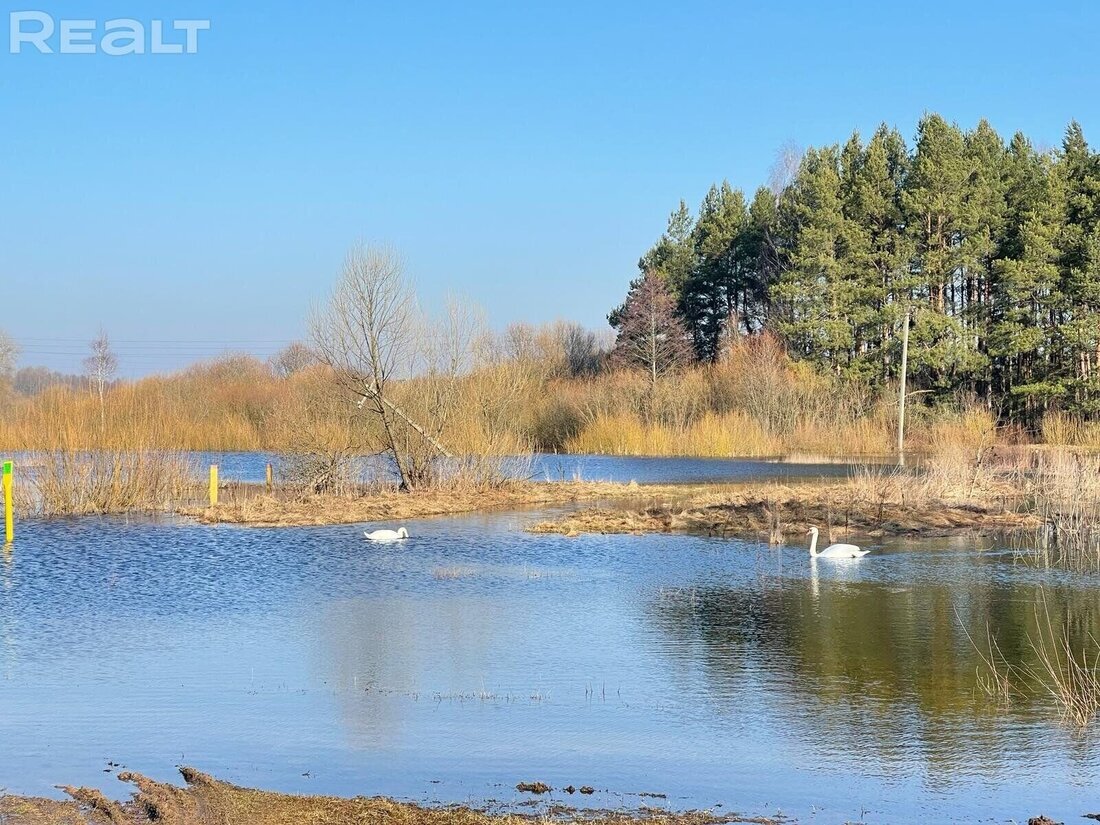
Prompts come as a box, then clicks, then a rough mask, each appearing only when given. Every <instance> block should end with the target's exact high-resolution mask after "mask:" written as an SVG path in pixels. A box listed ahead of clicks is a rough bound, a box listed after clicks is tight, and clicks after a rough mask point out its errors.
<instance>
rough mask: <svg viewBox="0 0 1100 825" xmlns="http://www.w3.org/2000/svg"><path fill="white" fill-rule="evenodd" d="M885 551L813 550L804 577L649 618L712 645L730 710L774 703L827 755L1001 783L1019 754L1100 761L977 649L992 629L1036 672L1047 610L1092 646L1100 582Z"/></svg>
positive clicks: (999, 563)
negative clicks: (1004, 696)
mask: <svg viewBox="0 0 1100 825" xmlns="http://www.w3.org/2000/svg"><path fill="white" fill-rule="evenodd" d="M885 550H886V552H885V554H883V555H878V556H875V557H870V558H868V559H865V560H862V561H858V562H852V561H847V562H841V563H839V564H838V563H834V562H823V561H817V562H807V563H806V565H805V573H804V575H801V574H799V572H797V570H794V571H791V572H790V574H789V575H788V576H787V577H784V578H775V579H771V580H763V581H762V580H760V579H759V578H757V579H754V580H752V581H730V582H728V583H722V584H717V583H709V584H704V585H702V586H697V587H694V588H692V589H691V590H690V591H683V590H673V591H662V592H660V593H659V594H657V595H656V597H655V598H653V599H652V600H651V601H650V602H648V603H647V605H646V615H647V617H648V619H649V620H650V621H651V622H653V624H654V625H655V626H656V627H659V628H660V629H661V631H662V632H663V633H664V634H666V635H667V638H668V645H667V649H670V650H680V649H683V648H692V647H695V646H702V648H703V649H704V650H705V654H704V656H703V657H702V661H704V662H705V673H706V679H707V681H708V683H709V690H710V693H711V694H712V696H714V697H716V698H717V700H718V702H717V707H719V708H721V709H722V710H723V712H728V713H734V714H735V713H738V712H740V710H741V709H742V708H743V707H744V706H745V705H746V703H749V704H754V705H764V706H766V707H765V711H766V712H767V713H769V714H771V715H774V716H776V717H777V719H778V720H779V722H777V723H778V724H783V725H785V726H793V727H796V728H797V729H798V735H799V736H800V737H801V738H802V741H803V742H804V744H805V745H806V746H807V747H808V748H809V749H810V750H811V751H812V754H813V756H812V758H814V759H818V760H831V759H845V760H847V761H849V762H850V763H851V764H852V765H853V766H854V767H855V769H858V770H861V771H873V772H879V773H881V772H885V773H886V774H888V775H889V774H896V773H899V772H902V773H905V772H911V771H913V770H915V769H920V770H922V771H928V773H929V775H931V776H935V777H938V778H939V780H940V781H945V780H947V779H951V780H952V781H959V778H960V777H966V776H972V775H980V776H983V777H986V778H989V779H996V777H997V776H998V775H999V774H1000V773H1001V772H1003V771H1004V770H1005V765H1006V763H1012V762H1014V761H1017V760H1036V761H1042V760H1044V759H1046V758H1050V756H1051V750H1052V745H1056V746H1057V747H1058V748H1063V749H1064V753H1065V755H1066V757H1067V758H1069V759H1070V760H1073V761H1075V762H1079V763H1081V764H1079V765H1078V767H1079V768H1087V769H1089V770H1091V769H1094V768H1095V767H1096V764H1097V762H1096V754H1095V753H1094V751H1093V750H1092V748H1091V747H1089V741H1090V738H1089V737H1088V736H1079V735H1074V734H1073V733H1072V732H1071V731H1069V730H1067V729H1065V728H1062V727H1058V726H1057V725H1052V724H1050V722H1051V720H1053V719H1057V717H1058V713H1059V708H1058V707H1057V706H1056V705H1055V704H1054V703H1053V701H1052V699H1051V697H1049V696H1048V695H1045V694H1043V693H1034V692H1032V693H1028V694H1025V695H1021V696H1020V697H1019V698H1018V699H1017V700H1015V701H1014V702H1013V703H1012V705H1011V706H1010V707H1005V706H1003V705H1001V704H999V703H998V702H997V701H996V700H995V699H991V698H990V697H989V696H988V695H987V694H986V693H985V692H983V691H982V690H980V689H979V687H978V677H979V676H981V675H984V674H985V672H986V666H985V663H984V661H983V659H982V656H981V655H980V653H979V651H978V649H977V648H976V645H979V644H980V645H987V644H988V642H987V639H992V640H993V642H994V643H995V645H996V646H997V647H998V648H999V650H1000V652H1001V653H1002V654H1003V656H1004V658H1005V661H1007V662H1009V663H1011V664H1012V665H1014V666H1016V667H1017V668H1021V669H1025V670H1026V669H1031V670H1038V668H1040V667H1041V663H1040V661H1039V659H1038V655H1037V653H1036V650H1035V648H1034V646H1033V644H1032V640H1036V639H1039V638H1040V637H1041V632H1042V626H1043V625H1045V624H1046V623H1047V622H1048V621H1050V622H1051V623H1052V624H1053V626H1054V627H1062V626H1064V627H1066V628H1067V633H1068V638H1069V640H1070V644H1071V645H1072V646H1073V647H1074V649H1077V650H1082V649H1092V650H1095V644H1096V643H1095V641H1094V640H1095V639H1100V605H1098V604H1097V599H1096V590H1095V586H1096V584H1097V583H1096V582H1095V581H1089V580H1082V579H1073V580H1069V579H1067V578H1066V577H1058V578H1056V579H1055V580H1054V581H1053V582H1051V581H1050V579H1049V578H1048V577H1045V576H1044V575H1042V574H1039V573H1038V572H1037V571H1033V570H1030V569H1028V568H1025V567H1023V566H1021V565H1018V564H1014V561H1013V558H1012V556H1011V555H1009V554H997V555H986V556H979V555H977V554H975V553H973V552H972V551H969V552H959V551H958V549H957V548H953V547H950V546H947V547H939V548H928V547H924V548H922V549H919V550H918V549H916V548H914V547H912V546H905V545H899V546H895V547H893V548H890V547H888V548H885ZM891 550H895V551H900V552H890V551H891ZM972 640H973V641H972ZM749 692H752V693H754V695H753V696H751V697H750V696H747V695H746V694H747V693H749Z"/></svg>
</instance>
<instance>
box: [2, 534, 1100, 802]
mask: <svg viewBox="0 0 1100 825" xmlns="http://www.w3.org/2000/svg"><path fill="white" fill-rule="evenodd" d="M537 518H538V514H521V515H516V514H511V515H509V514H496V515H472V516H467V517H461V518H453V519H440V520H432V521H425V522H419V523H414V524H412V525H410V527H411V528H412V533H413V538H412V539H410V540H409V541H408V542H405V543H402V544H400V545H393V546H378V545H370V544H367V543H366V542H364V541H362V539H361V528H359V527H355V526H351V527H332V528H295V529H286V530H277V531H268V530H248V529H239V528H232V527H215V528H210V527H199V526H195V525H191V524H177V523H172V522H161V523H158V522H155V521H140V520H139V521H124V520H113V519H83V520H75V521H52V522H42V523H28V524H25V525H22V529H21V531H20V535H19V542H18V545H17V547H16V550H15V553H14V554H12V555H10V556H7V557H4V558H3V559H0V709H2V710H0V751H3V752H4V753H5V754H8V755H15V754H18V755H19V757H20V758H19V759H15V760H13V759H7V760H4V761H3V764H4V768H3V770H0V784H3V785H5V786H6V787H8V788H10V789H13V790H16V791H19V792H23V793H34V794H43V793H53V789H52V786H53V785H54V784H56V783H59V782H66V783H78V784H79V783H88V784H95V785H99V786H102V785H103V781H104V774H103V772H102V771H103V767H104V764H105V762H106V761H107V760H112V761H118V762H122V763H124V764H126V765H129V766H131V767H133V768H136V769H139V770H144V771H147V772H149V773H151V774H153V775H156V776H159V777H162V778H171V776H172V766H174V765H175V764H177V763H179V762H181V761H186V762H189V763H193V764H196V765H199V766H201V767H202V768H203V769H204V770H209V771H211V772H213V773H216V774H219V775H221V776H223V777H224V778H226V779H229V780H232V781H235V782H241V783H245V784H252V785H259V786H263V787H269V788H275V789H281V790H288V791H309V792H331V793H339V794H356V793H388V794H392V795H396V796H400V797H406V798H414V799H422V798H428V797H431V798H436V799H442V800H467V799H470V798H473V799H478V798H480V799H487V798H497V799H500V798H502V794H503V798H504V799H505V801H507V800H508V799H510V798H511V794H512V792H511V791H504V790H502V786H503V788H510V787H511V786H512V785H514V784H515V782H517V781H519V780H521V779H540V780H543V781H546V782H549V783H550V784H552V785H557V786H564V785H566V784H570V783H572V784H575V785H580V784H591V785H595V786H597V787H599V788H608V789H611V790H612V791H615V792H629V791H641V790H645V791H659V792H664V793H668V794H669V795H670V804H673V805H674V806H676V807H693V806H704V805H711V804H714V803H715V802H719V801H721V802H724V803H726V804H727V805H729V806H731V807H733V808H736V809H740V810H749V811H755V812H762V811H768V810H774V809H775V808H776V807H782V809H783V810H784V811H787V812H791V813H796V814H797V813H803V814H806V813H808V812H810V811H811V810H814V809H817V810H822V809H824V810H825V811H832V812H835V813H836V815H837V816H838V817H853V818H855V817H858V815H859V814H860V812H861V809H862V808H865V807H866V808H869V809H871V810H874V811H878V812H879V818H878V819H877V820H876V821H906V820H907V819H908V818H910V817H911V816H912V815H914V813H915V812H920V813H921V814H922V815H924V816H929V817H931V818H932V819H935V820H937V821H939V820H945V819H948V818H952V817H955V818H958V819H961V820H964V821H966V820H972V819H974V818H977V817H990V816H991V817H995V818H1000V819H1006V818H1009V817H1017V818H1019V817H1020V816H1022V815H1026V814H1029V813H1037V812H1039V811H1044V812H1046V813H1048V814H1051V815H1054V814H1058V813H1059V812H1061V815H1062V816H1065V817H1068V816H1071V815H1078V814H1079V813H1080V812H1081V810H1085V809H1087V808H1088V807H1089V805H1090V804H1093V805H1094V804H1095V792H1096V790H1097V783H1096V781H1095V779H1094V777H1095V776H1096V771H1097V768H1098V767H1100V765H1098V764H1097V751H1096V748H1095V747H1094V742H1093V737H1092V736H1079V735H1077V734H1074V733H1073V732H1072V731H1069V730H1068V729H1066V728H1065V727H1063V726H1061V725H1060V724H1059V723H1058V719H1057V711H1056V710H1055V709H1054V708H1052V707H1051V706H1050V705H1049V703H1048V702H1046V700H1044V699H1043V698H1042V697H1033V698H1028V699H1024V700H1021V701H1020V702H1018V703H1016V704H1015V705H1013V706H1011V707H1007V708H1006V707H1001V706H998V705H997V704H996V703H992V702H991V701H990V700H989V699H988V698H986V697H985V696H984V694H982V693H981V692H980V691H979V690H977V689H976V677H975V674H976V672H977V671H978V669H979V667H980V660H979V658H978V656H977V655H976V653H975V650H974V647H973V645H972V644H971V642H970V640H969V638H968V636H967V633H968V632H969V633H970V635H971V636H973V637H974V638H979V639H984V638H985V634H986V628H987V627H990V628H993V629H994V631H995V632H996V634H997V637H998V641H999V644H1000V645H1001V648H1002V650H1003V651H1004V652H1005V655H1006V656H1007V657H1010V658H1012V659H1013V660H1015V661H1018V662H1021V663H1027V661H1028V660H1029V658H1028V657H1029V656H1033V653H1032V652H1031V651H1030V648H1029V644H1028V642H1027V639H1028V634H1029V633H1032V632H1034V629H1035V623H1036V621H1037V619H1036V612H1035V609H1036V605H1037V604H1038V603H1039V600H1040V594H1041V592H1042V593H1045V598H1046V603H1047V605H1048V608H1049V609H1050V610H1051V612H1052V615H1053V616H1054V617H1055V619H1056V620H1057V621H1061V620H1063V619H1065V620H1067V621H1068V622H1069V623H1070V627H1071V628H1073V629H1074V631H1073V632H1074V633H1076V634H1078V636H1080V637H1081V638H1084V636H1085V635H1087V634H1088V633H1093V634H1094V635H1096V636H1097V637H1098V638H1100V626H1098V625H1100V608H1098V607H1097V606H1096V599H1095V594H1096V587H1097V584H1100V582H1098V580H1097V579H1096V578H1095V577H1080V576H1071V575H1068V574H1051V573H1048V572H1042V571H1037V570H1035V569H1033V568H1030V567H1027V566H1026V565H1022V564H1020V563H1018V562H1016V560H1015V558H1014V556H1013V555H1012V554H1008V553H1003V552H999V551H997V548H996V546H995V544H994V543H991V542H988V541H983V542H982V544H981V548H975V547H974V546H973V543H967V542H966V541H963V540H932V541H897V542H890V543H888V544H886V545H884V546H880V547H876V548H875V552H874V555H872V556H869V557H868V558H866V559H864V560H863V561H861V562H859V563H856V564H833V563H826V562H817V563H816V564H812V565H811V564H810V562H809V558H808V555H807V553H806V551H805V550H804V549H800V548H786V549H784V550H783V551H782V552H779V551H776V550H772V549H770V548H767V547H764V546H760V545H757V544H754V543H751V542H744V541H737V540H717V539H707V538H701V537H687V536H643V537H629V536H607V537H583V538H580V539H565V538H562V537H560V536H536V535H529V534H525V533H523V532H522V531H521V530H520V529H519V528H520V527H521V526H522V523H523V522H524V521H526V520H528V519H537ZM991 544H993V545H994V546H992V547H991ZM977 549H984V550H987V551H989V552H977ZM1041 588H1042V591H1041ZM307 773H308V777H307V776H303V774H307ZM1036 776H1042V777H1043V779H1044V781H1043V782H1042V783H1037V782H1035V781H1034V778H1035V777H1036ZM437 781H438V782H439V784H434V783H435V782H437ZM108 790H109V791H112V792H115V793H122V792H123V791H122V789H121V787H120V786H119V787H114V788H112V787H108ZM616 799H617V797H614V796H610V797H599V796H598V797H597V798H596V800H595V803H596V804H607V803H608V802H612V803H614V802H615V800H616ZM1078 809H1080V810H1078Z"/></svg>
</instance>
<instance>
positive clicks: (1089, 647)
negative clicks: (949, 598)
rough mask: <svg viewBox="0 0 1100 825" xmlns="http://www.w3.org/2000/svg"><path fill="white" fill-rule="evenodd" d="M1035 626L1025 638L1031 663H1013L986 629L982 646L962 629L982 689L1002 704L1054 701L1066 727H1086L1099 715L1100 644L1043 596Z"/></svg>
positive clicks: (1041, 596) (1024, 661)
mask: <svg viewBox="0 0 1100 825" xmlns="http://www.w3.org/2000/svg"><path fill="white" fill-rule="evenodd" d="M1032 618H1033V622H1032V623H1031V624H1030V628H1029V630H1028V631H1027V633H1026V634H1025V636H1026V640H1027V646H1026V650H1027V651H1028V652H1029V653H1030V656H1029V657H1027V660H1021V661H1019V662H1010V661H1009V660H1008V658H1007V657H1006V656H1005V654H1004V652H1003V651H1002V649H1001V647H1000V645H999V643H998V642H997V639H996V636H995V634H994V631H993V630H992V629H990V628H989V627H987V628H986V638H985V640H984V643H983V644H981V645H980V644H978V642H977V641H976V640H975V639H974V637H973V636H971V635H970V632H969V631H967V630H966V627H965V624H963V623H962V620H961V617H959V621H960V624H962V625H963V629H964V632H966V635H967V638H968V639H969V640H970V643H971V645H972V646H973V648H974V650H975V651H976V653H977V654H978V656H979V658H980V660H981V665H980V666H979V670H978V673H977V676H976V680H977V686H978V688H979V690H981V691H982V692H983V693H985V695H986V696H988V697H989V698H990V699H992V700H994V701H995V702H997V703H998V704H1004V705H1008V704H1011V703H1013V702H1015V701H1016V700H1017V699H1021V698H1026V697H1029V696H1032V695H1042V696H1046V697H1048V698H1049V699H1051V700H1053V702H1054V704H1055V706H1056V707H1058V708H1059V709H1060V711H1061V714H1062V718H1063V720H1064V721H1066V722H1067V723H1069V724H1071V725H1073V726H1075V727H1078V728H1085V727H1088V726H1089V725H1091V724H1092V723H1093V722H1094V721H1095V720H1096V718H1097V715H1098V714H1100V642H1098V641H1097V639H1096V637H1095V636H1093V635H1092V633H1091V632H1085V633H1084V634H1080V633H1079V632H1078V633H1075V632H1074V631H1075V628H1077V626H1078V623H1076V622H1074V620H1073V619H1072V617H1071V616H1068V615H1067V616H1062V617H1060V618H1055V616H1053V615H1052V612H1051V609H1050V606H1049V604H1048V602H1047V597H1046V593H1045V591H1043V592H1041V593H1040V597H1039V601H1038V602H1037V603H1036V605H1035V607H1034V615H1033V617H1032Z"/></svg>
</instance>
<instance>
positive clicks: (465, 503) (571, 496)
mask: <svg viewBox="0 0 1100 825" xmlns="http://www.w3.org/2000/svg"><path fill="white" fill-rule="evenodd" d="M682 489H683V488H679V487H676V486H671V485H664V486H652V487H651V486H648V485H646V486H640V485H637V484H615V483H611V482H584V481H547V482H530V481H515V482H508V483H505V484H499V485H493V486H488V487H487V486H480V485H467V484H464V485H455V486H450V487H437V488H433V489H428V490H419V491H416V492H413V493H403V492H400V491H399V490H397V489H396V488H395V487H392V486H388V487H372V488H366V489H363V490H360V491H357V492H351V493H348V494H345V495H320V496H316V495H311V496H295V495H288V494H286V493H282V494H279V493H275V494H269V493H267V492H266V491H264V490H263V489H262V488H260V487H248V486H242V487H240V488H238V489H237V490H235V491H234V494H233V496H232V497H231V498H230V499H228V500H226V501H224V502H219V504H218V505H217V506H216V507H206V506H194V507H181V508H179V509H178V512H179V513H180V514H181V515H185V516H188V517H191V518H194V519H197V520H198V521H200V522H202V523H204V524H242V525H248V526H252V527H292V526H306V525H324V524H357V523H360V522H366V521H383V520H387V521H404V520H410V519H421V518H429V517H432V516H448V515H458V514H460V513H471V512H476V511H484V510H499V509H509V508H513V509H515V508H521V507H536V506H548V505H555V504H568V503H572V502H580V501H597V500H600V499H608V500H615V501H622V500H629V501H635V502H645V503H647V504H648V503H651V502H654V501H658V500H660V499H661V498H662V497H667V496H672V495H677V494H679V492H680V491H681V490H682Z"/></svg>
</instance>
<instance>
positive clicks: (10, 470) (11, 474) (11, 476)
mask: <svg viewBox="0 0 1100 825" xmlns="http://www.w3.org/2000/svg"><path fill="white" fill-rule="evenodd" d="M14 484H15V468H14V466H13V464H12V462H10V461H5V462H4V481H3V485H4V543H5V544H11V543H12V542H13V541H15V518H14V515H13V509H14V508H13V505H12V497H13V493H12V487H13V486H14Z"/></svg>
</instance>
